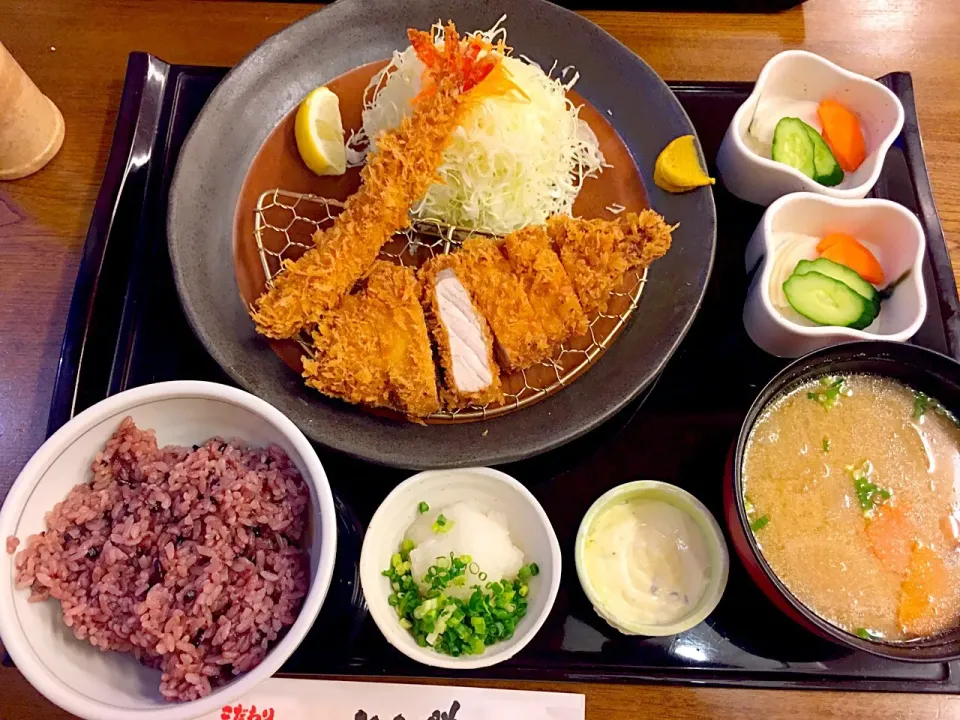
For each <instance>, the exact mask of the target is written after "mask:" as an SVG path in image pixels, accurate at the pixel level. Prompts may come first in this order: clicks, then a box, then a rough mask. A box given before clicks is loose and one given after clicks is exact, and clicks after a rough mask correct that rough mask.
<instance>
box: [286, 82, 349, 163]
mask: <svg viewBox="0 0 960 720" xmlns="http://www.w3.org/2000/svg"><path fill="white" fill-rule="evenodd" d="M294 133H295V135H296V137H297V150H299V151H300V157H301V158H303V162H304V163H305V164H306V166H307V167H308V168H310V169H311V170H312V171H313V172H315V173H316V174H317V175H343V173H344V172H346V170H347V152H346V148H345V147H344V145H343V121H342V120H341V119H340V98H338V97H337V96H336V95H335V94H334V93H333V92H331V91H330V89H329V88H327V87H326V86H323V87H318V88H317V89H316V90H313V91H312V92H311V93H310V94H309V95H307V96H306V97H305V98H304V99H303V102H302V103H300V109H299V110H297V119H296V123H295V125H294Z"/></svg>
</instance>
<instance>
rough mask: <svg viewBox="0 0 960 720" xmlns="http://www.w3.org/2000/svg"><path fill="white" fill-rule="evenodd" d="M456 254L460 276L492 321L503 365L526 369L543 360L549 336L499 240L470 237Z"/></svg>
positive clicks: (514, 368) (475, 302)
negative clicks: (492, 240)
mask: <svg viewBox="0 0 960 720" xmlns="http://www.w3.org/2000/svg"><path fill="white" fill-rule="evenodd" d="M453 257H454V258H455V259H456V269H455V272H456V275H457V278H458V279H459V280H460V282H462V283H463V286H464V287H465V288H466V289H467V291H468V292H469V293H470V298H471V299H472V300H473V302H474V304H475V305H476V306H477V309H478V310H480V314H481V315H483V317H484V318H486V320H487V322H488V323H489V324H490V330H491V331H492V332H493V337H494V339H495V340H496V341H497V351H498V352H497V357H498V358H499V359H500V361H501V364H502V365H503V366H504V368H506V369H508V370H523V369H524V368H528V367H530V366H531V365H533V364H534V363H537V362H540V361H541V360H543V359H544V358H545V357H546V356H547V354H548V353H549V349H550V347H549V344H548V342H547V335H546V333H545V332H544V330H543V325H542V324H541V323H540V319H539V318H538V316H537V312H536V311H535V310H534V309H533V306H532V305H531V304H530V298H529V297H527V292H526V290H524V287H523V283H522V282H521V281H520V278H519V277H517V275H515V274H514V272H513V270H512V269H511V267H510V263H509V262H508V261H507V258H506V257H505V256H504V254H503V251H502V250H501V248H500V243H498V242H491V241H490V240H489V239H487V238H471V239H469V240H467V241H466V242H464V243H463V248H462V249H461V250H460V251H459V252H456V253H454V255H453Z"/></svg>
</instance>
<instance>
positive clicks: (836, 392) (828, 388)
mask: <svg viewBox="0 0 960 720" xmlns="http://www.w3.org/2000/svg"><path fill="white" fill-rule="evenodd" d="M845 393H846V381H845V380H844V379H843V378H832V377H824V378H820V389H818V390H813V391H810V392H808V393H807V397H808V398H809V399H810V400H816V401H817V402H818V403H820V404H821V405H822V406H823V409H824V410H829V409H830V408H832V407H833V406H834V405H836V404H837V401H838V400H839V399H840V395H842V394H845Z"/></svg>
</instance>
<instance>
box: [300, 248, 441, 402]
mask: <svg viewBox="0 0 960 720" xmlns="http://www.w3.org/2000/svg"><path fill="white" fill-rule="evenodd" d="M313 341H314V345H315V347H316V353H317V354H316V357H315V358H309V357H304V359H303V375H304V378H306V382H307V385H310V386H311V387H314V388H316V389H317V390H319V391H320V392H322V393H324V394H326V395H332V396H333V397H338V398H341V399H342V400H346V401H347V402H351V403H360V404H364V405H373V406H376V407H387V408H392V409H394V410H399V411H400V412H402V413H405V414H407V415H410V416H412V417H422V416H424V415H429V414H430V413H433V412H436V411H437V410H439V409H440V403H439V400H438V398H437V383H436V371H435V369H434V366H433V353H432V351H431V349H430V341H429V339H428V338H427V326H426V322H425V319H424V314H423V308H422V307H421V305H420V285H419V284H418V283H417V279H416V277H415V275H414V273H413V270H411V269H410V268H404V267H400V266H398V265H393V264H391V263H388V262H383V261H378V262H376V263H374V266H373V269H372V270H371V271H370V275H369V277H368V278H367V281H366V286H365V287H364V288H363V289H361V290H360V291H358V292H356V293H354V294H352V295H348V296H346V297H345V298H344V299H343V302H342V303H341V304H340V306H339V307H338V308H336V309H335V310H331V311H329V312H328V313H327V314H325V315H324V316H323V317H322V318H321V319H320V322H319V323H318V324H317V328H316V330H315V331H314V333H313Z"/></svg>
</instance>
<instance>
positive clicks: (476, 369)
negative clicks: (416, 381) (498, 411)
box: [420, 255, 503, 410]
mask: <svg viewBox="0 0 960 720" xmlns="http://www.w3.org/2000/svg"><path fill="white" fill-rule="evenodd" d="M457 268H458V262H457V258H456V256H455V255H440V256H438V257H436V258H434V259H433V260H431V261H430V262H428V263H427V264H426V265H424V266H423V268H421V270H420V279H421V282H422V285H423V306H424V307H425V308H426V310H427V321H428V324H429V326H430V332H431V335H432V336H433V340H434V343H435V344H436V348H437V355H438V357H439V360H440V369H441V374H442V377H443V385H442V389H441V393H440V394H441V397H442V399H443V402H444V405H445V406H446V407H447V409H449V410H456V409H459V408H466V407H470V406H475V407H483V406H484V405H488V404H490V403H497V402H501V401H502V400H503V390H502V389H501V386H500V368H499V367H498V366H497V363H496V361H495V360H494V357H493V336H492V334H491V333H490V328H489V326H488V325H487V321H486V320H485V319H484V317H483V315H481V314H480V311H479V310H478V309H477V307H476V306H475V305H474V303H473V301H472V300H471V297H470V293H469V292H468V291H467V289H466V288H465V287H464V285H463V283H462V282H461V281H460V278H459V276H458V274H457Z"/></svg>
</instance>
